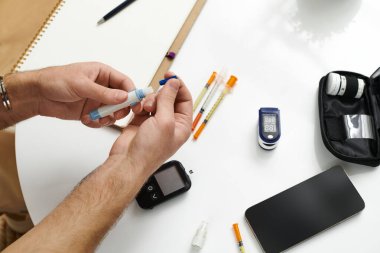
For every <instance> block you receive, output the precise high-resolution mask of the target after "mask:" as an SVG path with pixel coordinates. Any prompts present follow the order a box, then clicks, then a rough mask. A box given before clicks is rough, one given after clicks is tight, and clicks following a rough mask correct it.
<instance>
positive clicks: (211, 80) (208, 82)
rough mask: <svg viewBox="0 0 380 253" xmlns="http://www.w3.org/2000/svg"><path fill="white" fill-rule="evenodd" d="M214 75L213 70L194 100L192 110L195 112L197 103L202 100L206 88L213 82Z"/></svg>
mask: <svg viewBox="0 0 380 253" xmlns="http://www.w3.org/2000/svg"><path fill="white" fill-rule="evenodd" d="M215 77H216V72H215V71H214V72H212V75H211V76H210V79H208V81H207V83H206V85H205V86H204V87H203V89H202V91H201V93H199V95H198V97H197V99H196V100H195V102H194V106H193V112H195V110H196V109H197V107H198V105H199V103H200V102H201V101H202V99H203V97H204V96H205V94H206V92H207V90H208V88H209V87H210V85H211V84H212V83H213V82H214V80H215Z"/></svg>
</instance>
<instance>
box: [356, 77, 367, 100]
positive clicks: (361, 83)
mask: <svg viewBox="0 0 380 253" xmlns="http://www.w3.org/2000/svg"><path fill="white" fill-rule="evenodd" d="M364 88H365V82H364V81H363V79H359V78H358V92H357V93H356V96H355V98H361V97H362V95H363V92H364Z"/></svg>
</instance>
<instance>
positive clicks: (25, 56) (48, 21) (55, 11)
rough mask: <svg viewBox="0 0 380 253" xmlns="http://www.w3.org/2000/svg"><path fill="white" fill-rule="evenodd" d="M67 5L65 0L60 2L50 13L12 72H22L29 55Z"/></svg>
mask: <svg viewBox="0 0 380 253" xmlns="http://www.w3.org/2000/svg"><path fill="white" fill-rule="evenodd" d="M65 3H66V1H65V0H60V1H59V2H58V3H57V4H56V5H55V6H54V8H53V10H52V11H51V12H50V13H49V16H48V17H47V18H46V19H45V21H44V23H43V24H42V26H41V27H40V29H38V31H37V33H36V35H35V36H34V37H33V39H32V40H31V42H30V43H29V45H28V46H27V47H26V49H25V51H24V52H23V53H22V55H21V57H20V58H19V59H18V60H17V62H16V64H15V65H13V67H12V72H17V71H19V70H20V68H21V67H22V65H23V64H24V62H25V61H26V60H27V59H28V57H29V55H30V54H31V53H32V51H33V49H34V48H35V46H36V45H37V43H38V42H39V41H40V39H41V38H42V36H43V35H44V33H45V32H46V30H47V28H48V27H49V25H50V24H51V23H52V22H53V20H54V18H55V17H56V16H57V14H58V12H59V11H60V10H61V8H62V7H63V5H64V4H65Z"/></svg>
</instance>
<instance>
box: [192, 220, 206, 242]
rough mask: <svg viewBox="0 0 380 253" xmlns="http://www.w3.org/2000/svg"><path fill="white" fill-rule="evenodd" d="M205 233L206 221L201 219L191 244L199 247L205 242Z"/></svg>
mask: <svg viewBox="0 0 380 253" xmlns="http://www.w3.org/2000/svg"><path fill="white" fill-rule="evenodd" d="M206 235H207V222H205V221H202V223H201V225H200V226H199V228H198V229H197V232H196V233H195V235H194V238H193V241H192V242H191V245H192V246H193V247H195V248H197V249H201V248H202V247H203V245H204V243H205V240H206Z"/></svg>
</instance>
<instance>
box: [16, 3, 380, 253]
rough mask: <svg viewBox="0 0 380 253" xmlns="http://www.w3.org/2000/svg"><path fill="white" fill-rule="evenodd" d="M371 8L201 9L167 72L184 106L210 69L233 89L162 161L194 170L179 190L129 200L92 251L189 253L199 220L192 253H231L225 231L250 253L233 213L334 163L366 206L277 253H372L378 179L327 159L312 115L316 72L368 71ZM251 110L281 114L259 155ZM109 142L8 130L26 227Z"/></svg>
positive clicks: (50, 123)
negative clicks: (271, 143) (224, 73)
mask: <svg viewBox="0 0 380 253" xmlns="http://www.w3.org/2000/svg"><path fill="white" fill-rule="evenodd" d="M379 10H380V3H378V1H370V0H363V1H361V0H290V1H281V0H266V1H253V0H236V1H224V0H223V1H221V0H209V1H208V2H207V4H206V6H205V8H204V10H203V12H202V14H201V15H200V17H199V19H198V20H197V22H196V24H195V27H194V28H193V30H192V32H191V33H190V35H189V37H188V39H187V40H186V43H185V44H184V46H183V47H182V49H181V52H180V54H179V55H178V56H177V58H176V60H175V63H174V65H173V68H172V69H173V70H174V71H175V72H176V73H177V74H178V75H180V76H181V77H182V78H183V79H184V80H185V81H186V83H187V85H188V86H189V88H190V90H191V92H192V94H193V96H195V95H197V94H198V92H199V91H200V90H201V88H202V86H203V85H204V83H205V81H206V80H207V79H208V77H209V75H210V74H211V72H212V71H214V70H218V69H220V68H222V67H226V68H228V70H229V71H230V73H233V74H235V75H236V76H237V77H238V78H239V82H238V84H237V85H236V86H235V88H234V91H233V93H232V94H231V95H228V96H227V97H226V99H225V101H223V104H222V105H221V107H220V108H219V109H218V111H217V112H216V114H215V115H214V117H213V119H212V120H211V121H210V123H209V124H208V126H207V127H206V129H205V130H204V132H203V134H202V135H201V137H200V139H199V140H198V141H197V142H196V143H194V142H192V141H191V140H189V141H188V142H187V143H186V144H185V145H184V146H183V147H182V148H181V149H180V151H178V152H177V154H176V155H174V157H173V159H178V160H179V161H181V162H182V163H183V165H184V166H185V168H186V169H187V170H193V171H194V174H192V175H191V179H192V182H193V186H192V188H191V190H190V191H189V192H188V193H186V194H184V195H182V196H180V197H178V198H176V199H173V200H171V201H169V202H167V203H166V204H163V205H161V206H159V207H156V208H155V209H153V210H151V211H145V210H142V209H140V208H139V207H138V206H137V204H136V203H135V202H133V203H132V204H131V205H130V206H129V208H128V209H127V211H126V212H125V213H124V215H123V217H122V218H121V219H120V220H119V222H118V224H117V225H116V226H115V227H114V228H113V229H112V231H111V232H110V233H109V234H108V236H107V237H106V239H105V240H104V241H103V242H102V244H101V246H100V247H99V249H98V251H99V252H134V253H140V252H166V253H170V252H173V253H174V252H176V253H178V252H192V249H191V247H190V245H191V240H192V237H193V235H194V233H195V231H196V229H197V227H198V226H199V225H200V223H201V221H202V220H207V221H208V222H209V230H208V236H207V240H206V244H205V246H204V248H203V249H202V251H201V252H213V253H215V252H238V248H237V246H236V242H235V237H234V234H233V231H232V224H233V223H234V222H238V223H239V224H240V229H241V233H242V236H243V240H244V243H245V245H246V251H247V252H260V251H261V249H260V245H259V243H258V241H257V240H256V239H255V238H254V237H253V235H252V234H251V232H250V229H249V227H248V225H247V224H246V222H245V220H244V212H245V210H246V209H247V208H248V207H250V206H251V205H253V204H256V203H258V202H260V201H262V200H264V199H266V198H268V197H270V196H272V195H274V194H277V193H279V192H280V191H283V190H285V189H287V188H289V187H291V186H293V185H295V184H297V183H299V182H301V181H303V180H305V179H307V178H309V177H311V176H313V175H316V174H318V173H320V172H322V171H324V170H326V169H328V168H330V167H332V166H333V165H342V166H343V167H344V168H345V169H346V172H347V173H348V175H349V177H350V179H351V180H352V182H353V184H354V185H355V186H356V188H357V190H358V191H359V193H360V194H361V196H362V197H363V199H364V201H365V203H366V208H365V209H364V211H363V212H361V213H360V214H359V215H356V216H354V217H352V218H351V219H349V220H347V221H345V222H343V223H342V224H339V225H338V226H335V227H333V228H331V229H329V230H327V231H325V232H323V233H321V234H319V235H317V236H315V237H313V238H312V239H310V240H307V241H306V242H304V243H301V244H300V245H298V246H296V247H294V248H292V249H291V250H289V252H359V251H360V252H379V251H380V241H379V239H378V231H379V227H380V215H379V214H380V199H379V193H380V184H379V180H380V171H379V170H378V169H377V168H371V167H365V166H359V165H355V164H348V163H344V162H342V161H340V160H338V159H337V158H335V157H333V156H332V155H331V154H330V153H329V152H328V151H327V149H326V148H325V147H324V145H323V143H322V140H321V135H320V130H319V121H318V107H317V88H318V82H319V79H320V78H321V77H322V76H323V75H325V74H326V73H327V72H329V71H332V70H348V71H355V72H359V73H362V74H365V75H368V76H369V75H370V74H371V73H372V72H373V71H374V70H375V69H376V68H377V67H379V65H380V62H379V60H378V59H379V57H378V55H379V51H378V48H379V45H380V34H379V32H378V31H379V24H380V15H379ZM111 64H112V63H111ZM263 106H275V107H279V108H280V109H281V116H282V122H281V123H282V137H281V140H280V143H279V146H278V148H277V149H276V150H274V151H271V152H266V151H263V150H262V149H260V148H259V146H258V144H257V137H256V135H257V116H258V109H259V108H260V107H263ZM117 136H118V132H117V131H115V130H113V129H109V128H105V129H97V130H94V129H88V128H86V127H84V126H82V125H81V124H80V123H78V122H70V121H60V120H57V119H51V118H42V117H36V118H33V119H31V120H28V121H25V122H23V123H20V124H18V125H17V130H16V151H17V163H18V170H19V176H20V180H21V186H22V190H23V193H24V196H25V200H26V203H27V206H28V209H29V211H30V214H31V217H32V219H33V221H34V222H35V223H38V222H39V221H41V219H43V217H45V216H46V215H47V214H48V213H49V212H50V211H51V210H52V209H53V208H54V207H55V206H56V205H57V204H58V203H59V202H60V201H62V200H63V198H64V197H65V196H66V195H67V194H68V193H69V192H70V191H71V190H72V189H73V187H74V186H75V185H76V184H77V183H78V182H79V181H80V180H81V179H82V178H83V177H84V176H85V175H87V174H88V173H89V172H90V171H91V170H93V169H94V168H96V167H97V166H98V165H99V164H101V163H102V162H103V161H104V160H105V159H106V157H107V155H108V151H109V149H110V147H111V145H112V143H113V141H114V140H115V138H116V137H117ZM147 155H148V154H147ZM95 222H96V221H95ZM57 229H59V228H57Z"/></svg>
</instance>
